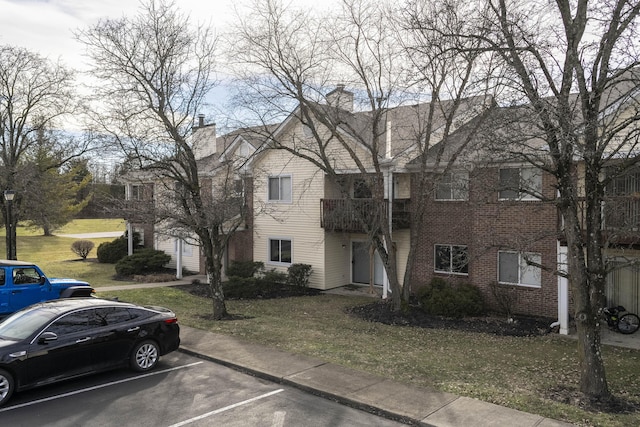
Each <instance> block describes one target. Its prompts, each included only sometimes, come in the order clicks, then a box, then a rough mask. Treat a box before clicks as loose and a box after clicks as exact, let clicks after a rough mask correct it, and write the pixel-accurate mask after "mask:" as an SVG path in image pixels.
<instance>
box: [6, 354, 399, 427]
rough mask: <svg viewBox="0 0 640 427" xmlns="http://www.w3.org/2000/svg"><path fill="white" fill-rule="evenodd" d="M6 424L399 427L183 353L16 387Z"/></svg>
mask: <svg viewBox="0 0 640 427" xmlns="http://www.w3.org/2000/svg"><path fill="white" fill-rule="evenodd" d="M0 425H11V426H15V427H17V426H29V427H31V426H36V425H41V426H44V425H46V426H65V427H69V426H83V427H84V426H134V425H135V426H140V427H142V426H153V427H160V426H166V427H179V426H212V425H224V426H265V427H283V426H300V425H313V426H398V425H401V424H400V423H397V422H393V421H389V420H387V419H384V418H379V417H377V416H375V415H372V414H369V413H365V412H362V411H359V410H356V409H353V408H349V407H346V406H343V405H340V404H338V403H336V402H332V401H329V400H326V399H323V398H320V397H317V396H313V395H310V394H307V393H304V392H303V391H300V390H297V389H294V388H289V387H283V386H281V385H280V384H275V383H271V382H269V381H265V380H261V379H258V378H255V377H252V376H249V375H246V374H242V373H240V372H237V371H234V370H232V369H229V368H226V367H223V366H220V365H217V364H215V363H212V362H208V361H204V360H201V359H198V358H195V357H192V356H189V355H186V354H183V353H180V352H174V353H172V354H169V355H167V356H165V357H164V358H163V359H162V360H161V362H160V363H159V365H158V367H157V368H156V369H155V370H154V371H152V372H149V373H146V374H136V373H134V372H131V371H129V370H124V369H123V370H118V371H112V372H108V373H104V374H98V375H94V376H91V377H85V378H82V379H76V380H71V381H66V382H64V383H60V384H56V385H51V386H46V387H41V388H38V389H33V390H29V391H25V392H21V393H16V394H15V395H14V396H13V398H12V399H11V400H10V401H9V402H7V404H6V405H5V406H3V407H1V408H0Z"/></svg>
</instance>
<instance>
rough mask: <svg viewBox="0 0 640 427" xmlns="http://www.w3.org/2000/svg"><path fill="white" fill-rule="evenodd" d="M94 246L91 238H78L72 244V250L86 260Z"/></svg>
mask: <svg viewBox="0 0 640 427" xmlns="http://www.w3.org/2000/svg"><path fill="white" fill-rule="evenodd" d="M94 246H95V245H94V244H93V242H92V241H91V240H76V241H75V242H73V243H72V244H71V250H72V251H73V253H74V254H76V255H78V256H79V257H80V258H82V260H83V261H84V260H85V259H87V256H89V252H91V250H92V249H93V247H94Z"/></svg>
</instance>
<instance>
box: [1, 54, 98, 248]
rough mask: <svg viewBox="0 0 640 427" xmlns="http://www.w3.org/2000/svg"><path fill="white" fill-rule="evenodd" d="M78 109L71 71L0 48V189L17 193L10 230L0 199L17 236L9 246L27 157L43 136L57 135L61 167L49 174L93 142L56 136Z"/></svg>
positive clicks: (25, 185) (27, 170) (26, 185)
mask: <svg viewBox="0 0 640 427" xmlns="http://www.w3.org/2000/svg"><path fill="white" fill-rule="evenodd" d="M77 106H78V104H77V97H76V96H75V93H74V74H73V72H72V71H71V70H69V69H68V68H66V67H64V66H63V65H61V64H59V63H53V62H51V61H49V60H48V59H46V58H43V57H41V56H40V55H38V54H36V53H33V52H30V51H28V50H26V49H23V48H19V47H13V46H6V45H5V46H0V158H1V162H2V164H1V165H0V188H2V189H4V190H14V191H16V193H17V197H16V199H15V201H14V210H15V211H16V212H15V214H14V215H12V216H11V219H12V221H11V222H12V224H9V217H8V215H7V212H6V208H7V205H6V203H5V201H4V197H2V198H1V199H2V203H3V205H4V207H5V209H4V210H3V214H4V219H5V227H6V228H7V230H11V233H13V236H10V233H7V244H9V239H10V238H11V237H13V239H14V240H13V241H14V242H15V225H16V224H17V222H18V220H19V212H20V206H21V204H22V200H23V198H24V197H28V195H27V194H25V192H26V191H28V188H29V182H30V177H31V176H32V175H31V170H30V169H31V168H29V167H28V164H27V161H26V160H27V159H26V157H28V156H29V155H35V152H36V151H37V143H38V138H39V135H40V136H41V135H43V134H49V135H52V134H55V135H56V137H55V141H56V142H55V144H53V145H52V146H51V147H50V148H51V152H52V153H56V157H57V158H58V161H57V162H55V164H50V165H48V166H47V167H49V168H54V169H55V168H59V167H60V166H62V165H63V164H65V163H66V162H67V161H69V160H70V159H73V158H76V157H78V156H80V155H82V154H83V153H85V152H86V151H87V148H88V147H89V145H90V144H89V142H90V139H88V138H76V137H72V136H70V134H69V133H68V132H63V131H60V130H57V129H59V127H60V126H62V125H65V124H66V123H65V122H64V120H65V119H68V118H69V116H70V115H71V114H72V113H74V112H76V111H77Z"/></svg>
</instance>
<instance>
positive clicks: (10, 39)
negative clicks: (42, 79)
mask: <svg viewBox="0 0 640 427" xmlns="http://www.w3.org/2000/svg"><path fill="white" fill-rule="evenodd" d="M175 3H176V5H177V6H178V7H179V8H180V9H181V10H182V11H183V12H185V13H187V14H189V15H190V16H191V17H192V18H194V19H196V20H197V21H201V22H204V23H209V22H211V25H212V26H213V27H214V28H217V29H220V28H222V27H223V26H224V25H225V24H226V23H227V22H228V20H229V19H231V17H232V16H233V9H232V7H233V6H232V4H233V2H232V0H176V1H175ZM138 10H139V3H138V2H137V1H136V0H0V44H8V45H12V46H21V47H25V48H27V49H29V50H31V51H34V52H38V53H40V54H41V55H42V56H45V57H48V58H49V59H51V60H54V61H55V60H57V59H60V60H62V62H64V63H65V64H66V65H67V66H70V67H72V68H76V69H80V70H82V69H86V59H85V58H84V56H83V49H84V48H83V46H81V45H80V44H79V43H78V42H77V41H76V40H75V39H74V36H73V31H76V30H78V29H82V28H86V27H88V26H90V25H94V24H95V23H97V22H98V20H99V19H100V18H105V17H109V18H120V17H122V16H123V15H134V14H136V13H137V12H138Z"/></svg>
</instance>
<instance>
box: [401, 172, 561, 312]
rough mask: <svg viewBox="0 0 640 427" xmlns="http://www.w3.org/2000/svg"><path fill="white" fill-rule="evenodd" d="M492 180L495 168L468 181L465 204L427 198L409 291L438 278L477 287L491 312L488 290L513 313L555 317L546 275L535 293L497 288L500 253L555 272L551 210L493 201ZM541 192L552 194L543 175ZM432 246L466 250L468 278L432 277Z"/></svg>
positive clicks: (553, 288) (553, 286)
mask: <svg viewBox="0 0 640 427" xmlns="http://www.w3.org/2000/svg"><path fill="white" fill-rule="evenodd" d="M498 180H499V169H498V168H485V169H479V170H476V171H475V172H474V173H472V174H471V176H470V188H469V195H470V197H469V200H468V201H436V200H435V198H434V197H433V196H429V197H430V202H429V203H428V205H427V214H426V216H425V218H426V223H425V225H424V229H423V232H422V234H421V236H420V238H419V240H418V248H417V249H418V250H417V254H416V258H415V261H416V262H415V264H414V270H413V273H414V281H415V283H414V284H413V286H412V288H413V289H414V290H416V289H417V288H418V287H419V286H421V285H424V284H426V283H428V282H429V281H430V280H431V279H432V278H433V277H443V278H445V279H447V280H450V281H454V282H456V281H457V282H467V283H471V284H474V285H476V286H478V287H479V288H480V289H481V290H482V291H483V294H484V296H485V300H486V302H487V303H488V304H489V306H490V307H491V308H492V309H494V310H498V309H499V307H498V305H497V303H496V300H495V298H494V297H493V289H498V291H499V292H504V293H507V294H508V295H509V296H510V297H511V298H512V300H513V306H512V309H513V311H514V312H515V313H518V314H528V315H541V316H547V317H556V316H557V304H558V294H557V291H558V287H557V278H556V276H555V275H554V274H553V273H552V271H545V270H543V271H542V276H541V286H540V287H539V288H533V287H525V286H516V285H497V280H498V251H500V250H510V251H518V252H534V253H539V254H541V257H542V264H543V265H544V266H546V267H548V268H549V269H551V270H553V269H554V268H555V266H556V259H557V256H556V250H557V235H556V232H557V210H556V208H555V205H554V204H553V202H546V201H504V200H499V199H498ZM543 191H544V194H545V197H549V198H553V196H554V194H555V189H554V186H553V178H552V177H551V176H549V175H545V176H544V177H543ZM412 194H415V193H412ZM435 244H450V245H466V246H467V247H468V252H469V257H470V260H469V274H468V275H452V274H442V273H435V272H434V245H435ZM416 285H417V286H416ZM496 286H497V287H496Z"/></svg>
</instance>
